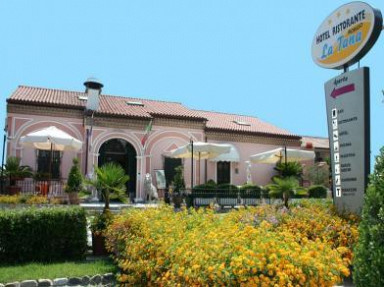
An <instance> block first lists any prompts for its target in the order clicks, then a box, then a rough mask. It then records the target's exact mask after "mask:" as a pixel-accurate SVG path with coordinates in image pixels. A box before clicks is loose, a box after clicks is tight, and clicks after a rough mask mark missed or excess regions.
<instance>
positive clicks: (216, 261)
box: [106, 203, 357, 286]
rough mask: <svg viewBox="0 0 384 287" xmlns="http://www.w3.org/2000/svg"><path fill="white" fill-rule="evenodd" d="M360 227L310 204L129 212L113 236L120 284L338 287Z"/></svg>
mask: <svg viewBox="0 0 384 287" xmlns="http://www.w3.org/2000/svg"><path fill="white" fill-rule="evenodd" d="M313 208H314V209H315V211H313ZM317 216H319V217H318V218H316V217H317ZM315 223H316V224H315ZM345 224H349V227H350V228H351V230H353V231H352V232H351V231H350V230H346V229H344V228H341V226H343V225H345ZM315 225H316V228H314V226H315ZM332 226H335V227H336V228H335V229H333V228H332ZM355 230H356V226H355V225H351V224H350V223H349V222H348V221H347V220H345V219H342V218H339V217H337V216H334V215H333V214H332V212H331V210H330V209H329V207H328V206H327V205H325V204H317V205H316V204H314V206H313V207H309V206H305V203H304V206H301V207H293V208H292V209H291V210H290V211H287V210H280V209H276V208H275V207H272V206H262V207H256V208H249V209H244V210H240V211H232V212H230V213H228V214H215V213H214V212H213V211H211V210H207V211H204V210H198V211H195V210H189V211H188V210H186V211H183V212H178V213H174V212H173V210H172V209H171V208H169V207H161V208H159V209H148V210H130V211H128V212H126V213H124V214H123V215H120V216H118V217H117V218H116V219H115V220H114V222H113V223H112V224H111V225H110V227H109V228H108V231H107V233H106V236H107V245H108V248H109V249H110V250H111V251H113V252H114V254H115V255H114V257H115V260H116V261H117V263H118V265H119V268H121V270H122V274H121V275H120V276H119V277H118V279H119V280H120V281H121V282H122V283H128V284H131V285H146V284H150V285H153V284H158V285H160V286H177V285H178V284H180V285H181V286H202V285H208V286H221V285H222V286H238V285H241V284H245V285H251V286H252V284H254V285H256V286H259V285H260V286H275V285H277V286H290V285H293V286H295V285H299V286H333V285H335V284H336V283H338V282H340V281H341V279H342V277H343V276H348V275H349V270H348V266H349V264H350V261H349V258H350V255H351V251H350V245H351V244H353V243H354V241H355V240H356V237H357V233H355Z"/></svg>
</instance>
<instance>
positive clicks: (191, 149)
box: [170, 140, 231, 188]
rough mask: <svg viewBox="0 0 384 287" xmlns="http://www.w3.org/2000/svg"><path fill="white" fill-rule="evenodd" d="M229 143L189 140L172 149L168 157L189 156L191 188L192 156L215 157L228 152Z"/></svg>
mask: <svg viewBox="0 0 384 287" xmlns="http://www.w3.org/2000/svg"><path fill="white" fill-rule="evenodd" d="M230 150H231V145H229V144H216V143H207V142H193V141H192V140H191V142H190V143H189V144H186V145H184V146H181V147H179V148H177V149H174V150H172V151H171V153H170V157H174V158H191V159H192V163H191V187H192V188H193V158H194V157H197V158H198V159H199V161H200V159H210V158H215V157H217V156H219V155H221V154H225V153H229V152H230Z"/></svg>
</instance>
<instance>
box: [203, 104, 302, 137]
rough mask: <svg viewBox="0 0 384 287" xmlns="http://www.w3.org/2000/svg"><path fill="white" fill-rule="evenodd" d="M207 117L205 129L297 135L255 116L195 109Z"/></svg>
mask: <svg viewBox="0 0 384 287" xmlns="http://www.w3.org/2000/svg"><path fill="white" fill-rule="evenodd" d="M196 112H198V113H200V115H201V116H203V117H205V118H207V119H208V122H207V124H206V129H207V130H225V131H231V132H242V133H253V134H254V133H257V134H265V135H276V136H289V137H298V138H300V136H297V135H294V134H292V133H290V132H289V131H287V130H284V129H281V128H278V127H276V126H274V125H272V124H269V123H267V122H264V121H262V120H260V119H258V118H256V117H251V116H241V115H235V114H227V113H218V112H208V111H196Z"/></svg>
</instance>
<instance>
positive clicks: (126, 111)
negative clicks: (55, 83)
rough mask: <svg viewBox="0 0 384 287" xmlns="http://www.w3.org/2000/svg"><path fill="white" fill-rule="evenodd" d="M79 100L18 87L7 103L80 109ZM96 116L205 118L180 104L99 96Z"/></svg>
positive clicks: (65, 93)
mask: <svg viewBox="0 0 384 287" xmlns="http://www.w3.org/2000/svg"><path fill="white" fill-rule="evenodd" d="M79 96H85V94H84V93H83V92H73V91H65V90H56V89H46V88H36V87H28V86H19V87H18V88H17V89H16V91H15V92H14V93H13V94H12V95H11V97H10V98H9V99H8V102H10V103H31V104H36V105H49V106H51V105H52V106H58V107H60V106H62V107H72V108H77V109H84V107H85V104H86V101H84V100H80V99H79ZM128 102H141V103H142V104H143V106H141V105H130V104H128ZM97 112H98V113H101V114H106V115H116V116H126V117H140V118H152V117H153V116H158V117H170V118H188V119H196V120H201V121H205V118H202V117H201V116H200V114H198V113H196V112H195V111H193V110H190V109H188V108H186V107H184V106H183V105H182V104H181V103H176V102H163V101H154V100H147V99H138V98H129V97H118V96H110V95H101V96H100V105H99V109H98V110H97Z"/></svg>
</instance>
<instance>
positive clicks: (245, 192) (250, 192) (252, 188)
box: [240, 184, 261, 198]
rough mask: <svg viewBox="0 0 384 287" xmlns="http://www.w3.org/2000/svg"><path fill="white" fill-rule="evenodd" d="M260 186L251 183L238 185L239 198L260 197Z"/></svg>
mask: <svg viewBox="0 0 384 287" xmlns="http://www.w3.org/2000/svg"><path fill="white" fill-rule="evenodd" d="M260 196H261V187H260V186H258V185H253V184H245V185H243V186H242V187H240V197H241V198H260Z"/></svg>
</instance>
